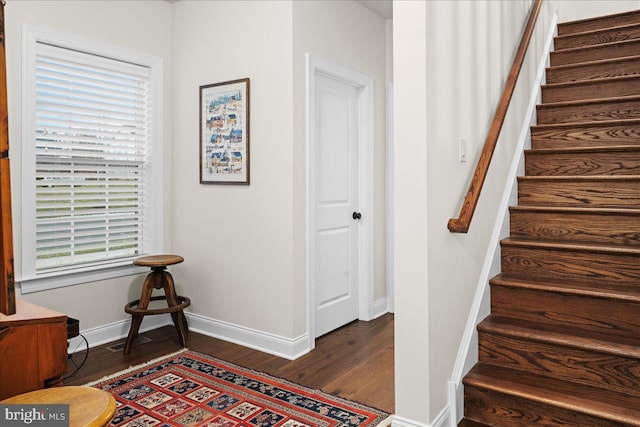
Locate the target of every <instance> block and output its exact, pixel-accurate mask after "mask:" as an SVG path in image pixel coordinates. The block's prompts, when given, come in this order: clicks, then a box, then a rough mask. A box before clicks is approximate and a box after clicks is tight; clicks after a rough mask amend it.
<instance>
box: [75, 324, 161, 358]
mask: <svg viewBox="0 0 640 427" xmlns="http://www.w3.org/2000/svg"><path fill="white" fill-rule="evenodd" d="M172 324H173V323H172V321H171V316H170V315H169V314H160V315H156V316H145V318H144V319H143V320H142V325H140V332H146V331H150V330H153V329H158V328H160V327H162V326H165V325H172ZM130 327H131V319H125V320H120V321H117V322H113V323H109V324H106V325H102V326H98V327H95V328H90V329H85V330H82V331H80V334H82V336H84V337H85V338H86V339H87V342H88V343H89V348H91V347H96V346H99V345H102V344H106V343H110V342H113V341H117V340H119V339H121V338H124V337H126V336H127V335H128V334H129V328H130ZM85 348H86V346H85V345H84V340H83V339H82V337H75V338H72V339H71V340H70V341H69V351H70V352H72V353H73V352H76V351H82V350H84V349H85Z"/></svg>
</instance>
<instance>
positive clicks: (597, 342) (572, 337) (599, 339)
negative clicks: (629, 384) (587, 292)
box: [478, 315, 640, 359]
mask: <svg viewBox="0 0 640 427" xmlns="http://www.w3.org/2000/svg"><path fill="white" fill-rule="evenodd" d="M478 331H481V332H490V333H494V334H501V335H506V336H511V337H518V338H524V339H527V340H532V341H538V342H543V343H547V344H556V345H560V346H566V347H572V348H578V349H582V350H589V351H594V352H598V353H606V354H611V355H615V356H623V357H629V358H634V359H640V338H639V337H638V336H637V335H632V334H631V333H628V334H624V333H622V332H621V331H616V332H615V333H610V332H607V333H605V332H601V331H595V330H589V329H588V328H587V327H582V328H577V327H569V326H566V325H560V324H552V323H539V322H533V321H531V320H522V319H516V318H508V317H500V316H494V315H491V316H489V317H487V318H486V319H485V320H483V321H482V322H480V324H479V325H478Z"/></svg>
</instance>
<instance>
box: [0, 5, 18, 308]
mask: <svg viewBox="0 0 640 427" xmlns="http://www.w3.org/2000/svg"><path fill="white" fill-rule="evenodd" d="M4 5H5V2H4V1H1V2H0V209H1V210H0V212H1V214H0V215H1V221H0V245H1V246H2V256H1V257H0V313H3V314H6V315H11V314H15V312H16V294H15V278H14V273H13V232H12V228H11V177H10V176H9V123H8V105H7V62H6V57H5V48H4Z"/></svg>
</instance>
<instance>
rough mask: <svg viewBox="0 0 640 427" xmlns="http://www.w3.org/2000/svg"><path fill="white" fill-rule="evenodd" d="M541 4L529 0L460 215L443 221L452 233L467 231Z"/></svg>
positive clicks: (536, 0)
mask: <svg viewBox="0 0 640 427" xmlns="http://www.w3.org/2000/svg"><path fill="white" fill-rule="evenodd" d="M541 7H542V0H534V1H533V5H532V6H531V11H530V12H529V19H528V20H527V26H526V27H525V29H524V33H523V34H522V39H521V40H520V45H519V46H518V50H517V52H516V56H515V58H514V59H513V65H511V70H510V71H509V76H508V77H507V81H506V83H505V86H504V89H503V91H502V96H501V97H500V102H499V103H498V108H497V109H496V113H495V115H494V116H493V122H491V127H490V128H489V132H488V134H487V139H485V141H484V147H483V149H482V154H480V159H478V164H477V165H476V171H475V173H474V174H473V178H472V179H471V183H470V184H469V189H468V190H467V195H466V196H465V198H464V202H463V203H462V207H461V208H460V215H459V216H458V218H451V219H450V220H449V223H448V224H447V227H448V228H449V231H451V232H452V233H466V232H467V231H469V225H470V224H471V219H472V218H473V213H474V211H475V210H476V205H477V204H478V199H479V198H480V191H482V185H483V184H484V180H485V178H486V177H487V171H488V170H489V165H490V164H491V158H492V157H493V152H494V151H495V148H496V144H497V142H498V137H499V136H500V131H501V130H502V125H503V124H504V118H505V117H506V115H507V109H508V108H509V103H510V102H511V97H512V96H513V91H514V90H515V87H516V82H517V81H518V76H519V75H520V69H521V68H522V63H523V62H524V57H525V55H526V53H527V49H528V48H529V42H530V41H531V35H532V34H533V29H534V27H535V25H536V20H537V19H538V15H539V13H540V9H541Z"/></svg>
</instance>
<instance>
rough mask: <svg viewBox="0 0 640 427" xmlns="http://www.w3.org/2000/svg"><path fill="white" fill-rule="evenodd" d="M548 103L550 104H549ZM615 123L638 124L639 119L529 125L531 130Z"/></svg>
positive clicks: (605, 125)
mask: <svg viewBox="0 0 640 427" xmlns="http://www.w3.org/2000/svg"><path fill="white" fill-rule="evenodd" d="M549 105H550V104H549ZM615 125H628V126H637V125H640V119H618V120H598V121H589V122H571V123H546V124H540V125H535V126H531V129H532V130H549V129H566V128H576V127H579V128H588V127H607V126H615Z"/></svg>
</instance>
